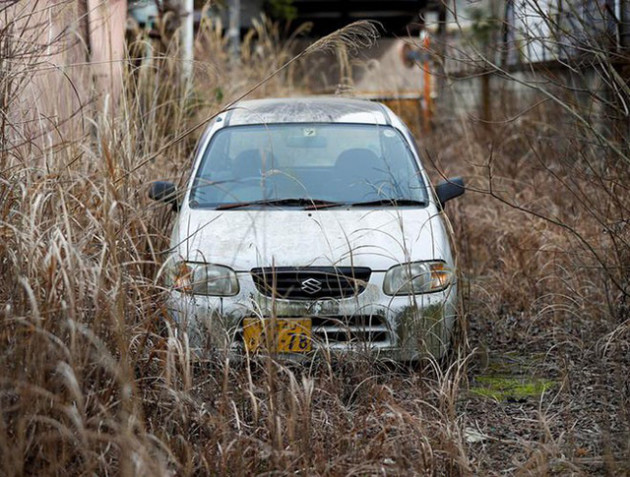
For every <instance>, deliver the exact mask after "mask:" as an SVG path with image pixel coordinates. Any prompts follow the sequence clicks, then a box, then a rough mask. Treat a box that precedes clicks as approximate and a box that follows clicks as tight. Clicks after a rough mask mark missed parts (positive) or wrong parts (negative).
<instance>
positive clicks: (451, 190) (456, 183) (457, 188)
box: [435, 177, 466, 207]
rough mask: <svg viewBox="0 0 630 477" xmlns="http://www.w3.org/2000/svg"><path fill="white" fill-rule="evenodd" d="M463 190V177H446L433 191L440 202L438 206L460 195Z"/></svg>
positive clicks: (442, 205)
mask: <svg viewBox="0 0 630 477" xmlns="http://www.w3.org/2000/svg"><path fill="white" fill-rule="evenodd" d="M465 190H466V189H465V188H464V179H462V178H461V177H453V178H451V179H447V180H445V181H442V182H440V183H439V184H438V185H436V186H435V193H436V195H437V198H438V201H439V203H440V207H444V204H445V203H446V202H448V201H449V200H451V199H454V198H455V197H459V196H460V195H462V194H463V193H464V191H465Z"/></svg>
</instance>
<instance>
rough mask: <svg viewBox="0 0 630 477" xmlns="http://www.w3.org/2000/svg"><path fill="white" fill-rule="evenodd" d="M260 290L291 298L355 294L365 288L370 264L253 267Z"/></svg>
mask: <svg viewBox="0 0 630 477" xmlns="http://www.w3.org/2000/svg"><path fill="white" fill-rule="evenodd" d="M251 273H252V278H253V279H254V283H255V284H256V288H257V290H258V291H259V292H260V293H262V294H263V295H265V296H268V297H273V296H275V297H276V298H283V299H287V300H316V299H321V298H351V297H354V296H356V295H358V294H359V293H362V292H363V291H364V290H365V287H366V285H367V283H368V281H369V280H370V275H371V274H372V271H371V270H370V269H369V268H367V267H307V268H297V267H275V268H271V267H267V268H254V269H252V271H251Z"/></svg>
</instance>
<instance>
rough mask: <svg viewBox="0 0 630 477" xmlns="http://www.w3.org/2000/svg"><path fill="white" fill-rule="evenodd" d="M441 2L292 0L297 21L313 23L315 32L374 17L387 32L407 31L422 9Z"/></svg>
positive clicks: (326, 30)
mask: <svg viewBox="0 0 630 477" xmlns="http://www.w3.org/2000/svg"><path fill="white" fill-rule="evenodd" d="M440 5H441V2H439V1H437V2H436V1H431V0H386V1H384V0H293V6H294V7H296V9H297V19H296V23H298V24H299V23H303V22H306V21H310V22H313V25H314V26H313V29H314V32H316V33H317V34H325V33H329V32H332V31H334V30H336V29H338V28H340V27H342V26H344V25H347V24H348V23H352V22H353V21H356V20H375V21H378V22H380V23H382V24H383V26H384V27H385V30H386V34H396V33H402V32H404V31H405V29H406V28H407V26H409V25H413V24H414V23H415V24H416V25H417V24H418V23H419V21H420V12H421V11H423V10H427V9H429V10H437V9H438V8H439V6H440Z"/></svg>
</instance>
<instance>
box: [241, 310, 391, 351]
mask: <svg viewBox="0 0 630 477" xmlns="http://www.w3.org/2000/svg"><path fill="white" fill-rule="evenodd" d="M282 318H283V319H287V318H285V317H282ZM266 319H269V318H266ZM289 319H290V318H289ZM310 319H311V326H312V328H311V329H312V338H313V345H314V346H326V345H327V344H330V345H335V344H378V343H387V342H389V331H388V328H387V325H386V323H385V318H383V317H382V316H376V315H353V316H312V317H310ZM234 341H235V342H237V343H242V342H243V323H242V322H241V324H240V326H239V327H238V329H237V330H236V334H235V336H234Z"/></svg>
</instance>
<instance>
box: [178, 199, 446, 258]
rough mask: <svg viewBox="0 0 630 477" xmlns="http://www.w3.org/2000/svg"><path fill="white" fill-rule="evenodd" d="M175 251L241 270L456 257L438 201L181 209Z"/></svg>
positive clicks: (184, 256)
mask: <svg viewBox="0 0 630 477" xmlns="http://www.w3.org/2000/svg"><path fill="white" fill-rule="evenodd" d="M172 243H173V252H174V253H176V254H177V255H179V256H180V257H182V258H183V259H184V260H187V261H199V262H207V263H216V264H221V265H227V266H229V267H231V268H233V269H234V270H236V271H249V270H251V269H252V268H255V267H265V266H276V267H282V266H293V267H306V266H331V265H334V266H366V267H370V268H371V269H372V270H374V271H378V270H382V271H384V270H387V269H388V268H390V267H391V266H393V265H395V264H397V263H401V262H407V261H416V260H432V259H442V260H445V261H447V262H451V252H450V248H449V242H448V237H447V235H446V232H445V230H444V225H443V223H442V220H441V217H440V216H439V214H438V213H437V210H436V209H435V207H434V206H430V207H427V208H423V209H417V208H413V209H412V208H409V209H403V208H401V209H395V208H382V209H370V210H366V209H359V208H356V209H349V210H348V209H321V210H311V211H307V210H286V209H278V210H273V209H272V210H270V209H265V210H252V209H246V210H243V209H241V210H228V211H216V210H202V209H188V208H187V209H186V210H184V211H182V213H181V214H180V216H179V218H178V220H177V224H176V226H175V229H174V231H173V237H172Z"/></svg>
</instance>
